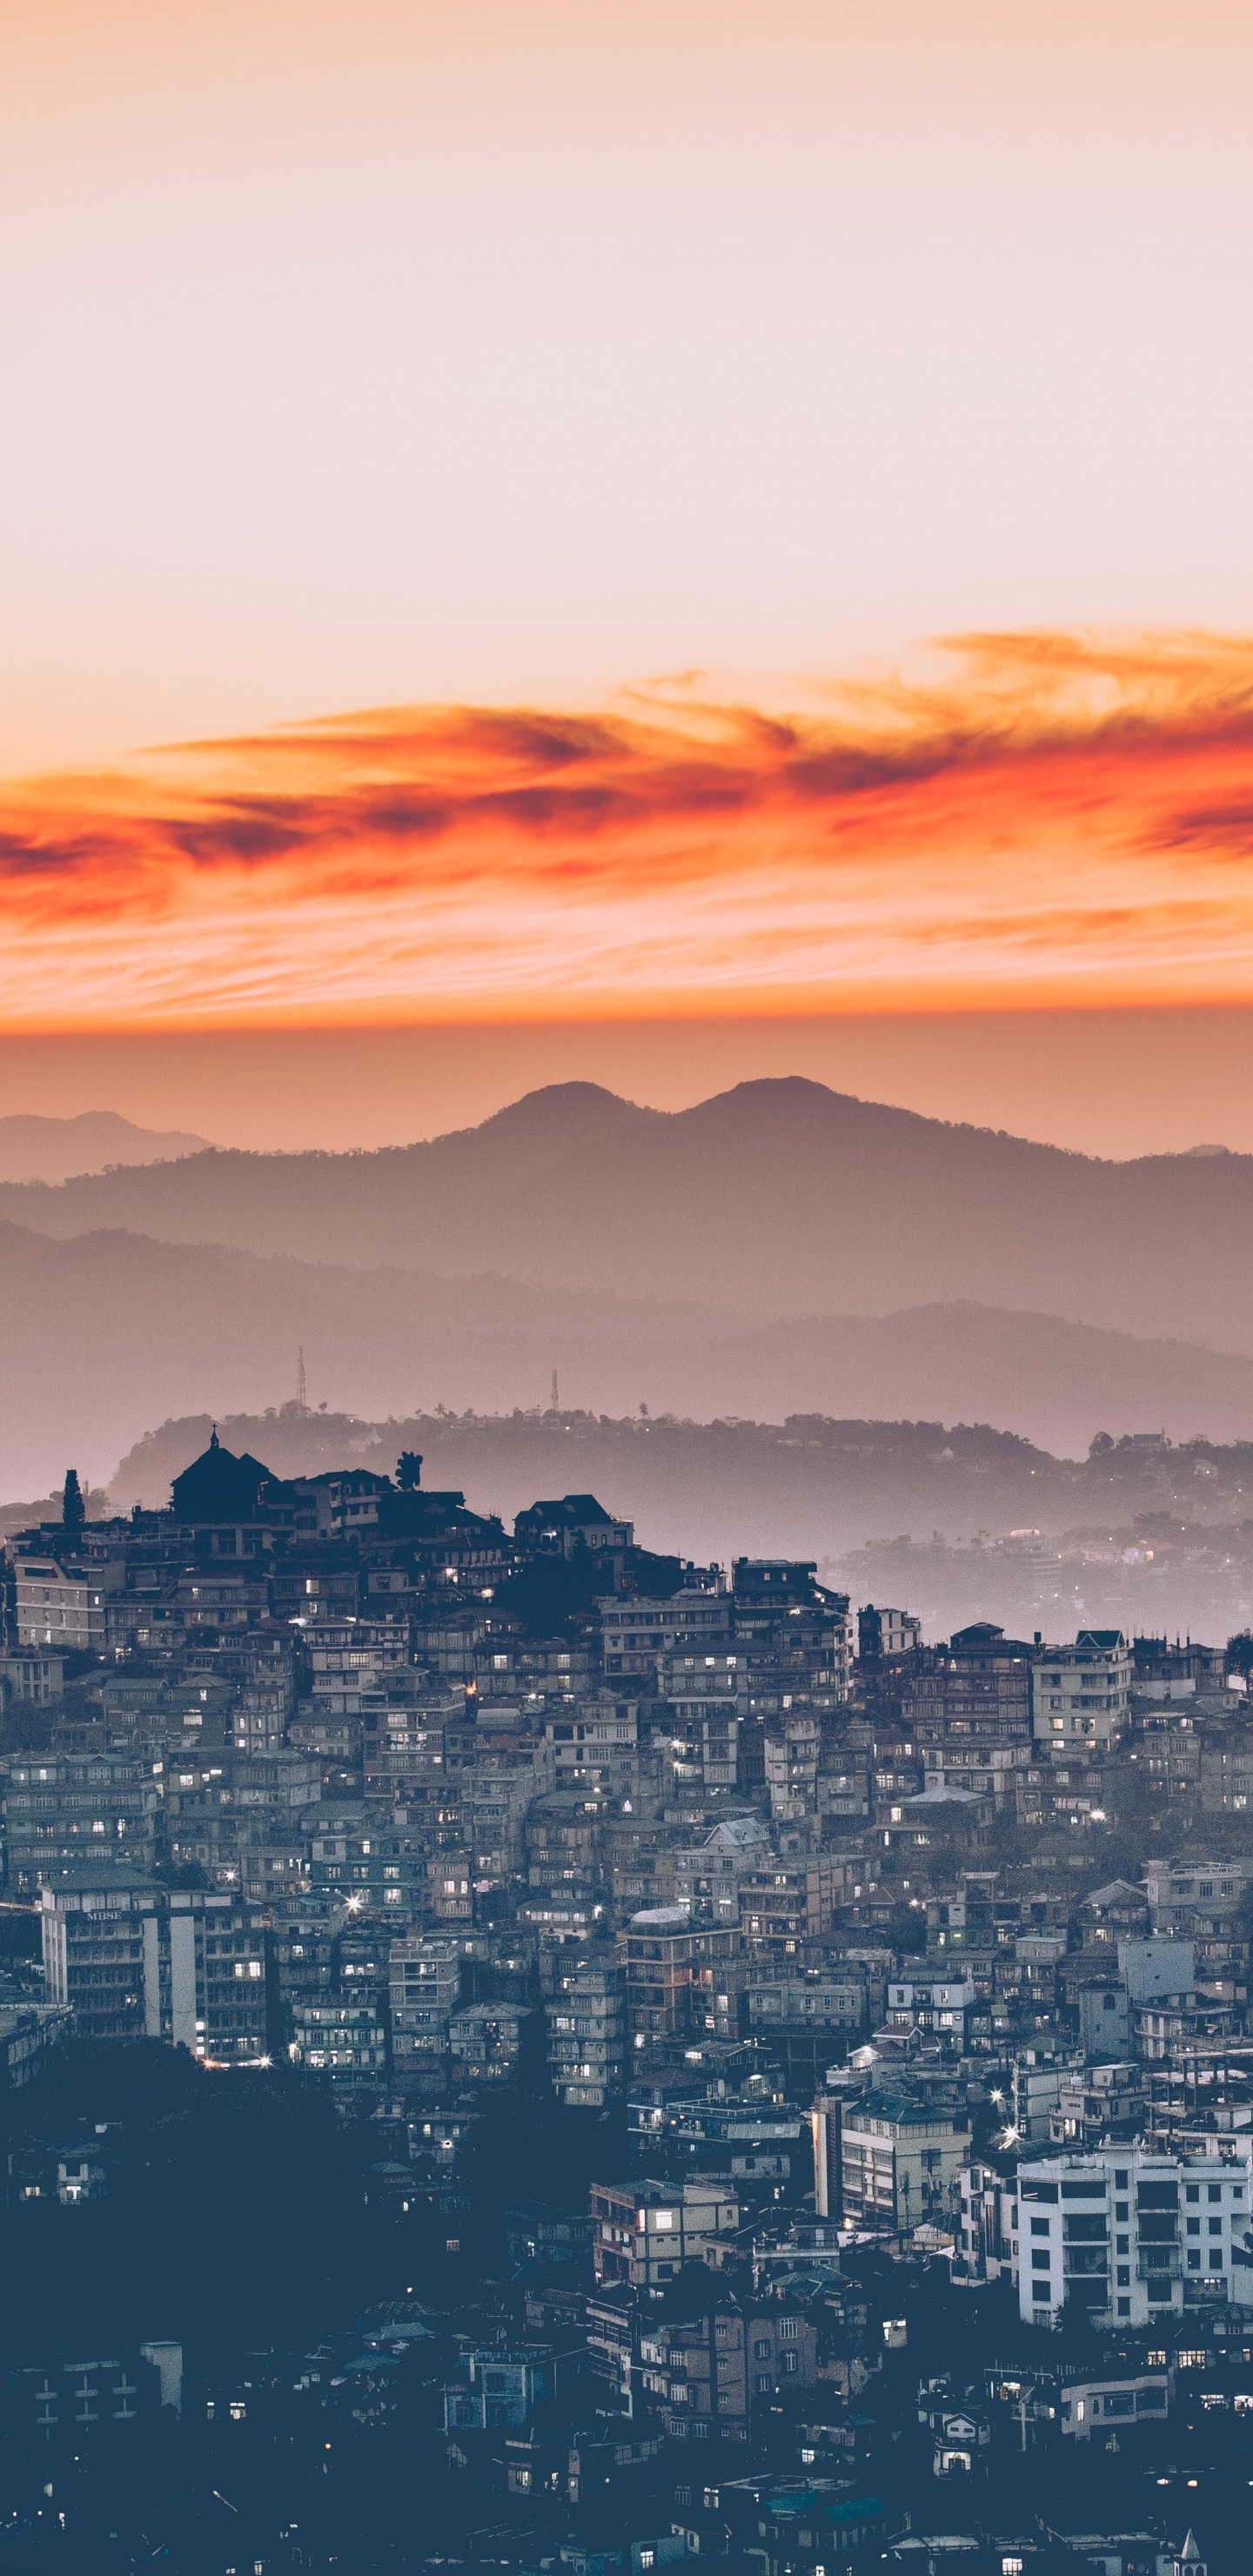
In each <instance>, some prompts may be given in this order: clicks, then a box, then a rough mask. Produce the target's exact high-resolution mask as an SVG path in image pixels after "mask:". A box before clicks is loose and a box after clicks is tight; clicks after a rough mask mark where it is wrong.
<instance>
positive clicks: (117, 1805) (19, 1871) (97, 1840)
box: [5, 1752, 162, 1896]
mask: <svg viewBox="0 0 1253 2576" xmlns="http://www.w3.org/2000/svg"><path fill="white" fill-rule="evenodd" d="M161 1804H162V1795H161V1784H160V1781H159V1780H158V1779H157V1778H156V1776H155V1775H154V1770H153V1764H152V1761H151V1759H150V1758H145V1756H144V1755H143V1754H141V1753H137V1752H121V1753H103V1752H102V1753H41V1754H37V1755H29V1756H28V1755H24V1754H23V1755H19V1756H18V1757H17V1759H16V1760H15V1761H14V1762H13V1763H12V1764H11V1765H10V1769H9V1780H8V1787H7V1790H6V1793H5V1832H6V1840H7V1846H8V1875H9V1886H10V1888H11V1890H12V1891H13V1893H14V1894H16V1895H19V1896H33V1895H34V1894H36V1893H37V1891H38V1890H39V1889H40V1888H41V1887H43V1886H46V1885H48V1884H49V1883H50V1882H51V1881H54V1880H55V1879H57V1878H58V1877H59V1876H60V1875H61V1873H62V1872H63V1871H64V1870H66V1869H67V1868H70V1867H72V1866H74V1865H76V1864H78V1863H79V1862H87V1863H89V1864H90V1865H91V1866H92V1867H93V1868H107V1867H109V1866H110V1865H111V1864H113V1863H115V1862H116V1863H117V1864H118V1866H120V1867H122V1868H125V1869H130V1870H148V1869H151V1867H152V1865H153V1862H154V1860H155V1857H156V1837H157V1828H158V1820H159V1813H160V1809H161Z"/></svg>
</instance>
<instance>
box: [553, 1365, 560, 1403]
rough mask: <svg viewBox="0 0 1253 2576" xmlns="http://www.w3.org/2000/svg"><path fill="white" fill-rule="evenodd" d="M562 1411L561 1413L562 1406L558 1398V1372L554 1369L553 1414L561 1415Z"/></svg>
mask: <svg viewBox="0 0 1253 2576" xmlns="http://www.w3.org/2000/svg"><path fill="white" fill-rule="evenodd" d="M560 1411H561V1406H560V1403H559V1402H558V1398H557V1372H556V1369H554V1370H553V1412H554V1413H560Z"/></svg>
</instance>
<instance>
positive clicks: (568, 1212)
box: [0, 1076, 1253, 1357]
mask: <svg viewBox="0 0 1253 2576" xmlns="http://www.w3.org/2000/svg"><path fill="white" fill-rule="evenodd" d="M0 1217H7V1218H9V1219H11V1220H12V1221H13V1222H15V1223H17V1224H18V1225H21V1226H23V1227H25V1228H26V1229H28V1230H32V1231H35V1232H39V1233H43V1234H45V1235H48V1236H51V1237H54V1238H58V1239H62V1240H64V1239H68V1238H69V1237H72V1236H74V1235H81V1234H84V1233H86V1232H89V1231H94V1230H97V1229H99V1228H100V1227H105V1228H117V1227H121V1228H123V1229H124V1230H125V1231H127V1232H130V1233H134V1234H140V1235H145V1236H148V1237H150V1238H153V1239H156V1240H160V1241H165V1242H182V1243H184V1244H190V1243H196V1242H200V1243H203V1242H213V1243H217V1244H221V1245H230V1246H233V1247H234V1248H236V1249H238V1250H241V1251H247V1252H252V1253H256V1254H260V1255H263V1256H267V1257H278V1256H281V1257H294V1258H296V1259H299V1260H302V1261H306V1262H308V1261H315V1262H326V1261H331V1262H342V1261H344V1260H345V1259H348V1260H350V1261H351V1262H353V1263H354V1264H356V1265H357V1266H360V1267H373V1266H377V1265H379V1264H384V1263H390V1264H394V1265H396V1266H399V1267H401V1268H407V1269H423V1270H428V1271H431V1272H437V1273H438V1274H439V1275H441V1276H443V1277H445V1278H456V1277H460V1276H464V1275H466V1274H469V1273H479V1272H482V1271H483V1270H485V1269H488V1270H494V1271H497V1272H499V1273H501V1274H502V1275H504V1276H506V1277H508V1278H511V1279H514V1280H516V1281H518V1282H520V1283H522V1284H525V1285H528V1286H530V1287H534V1288H542V1289H546V1290H548V1291H549V1292H558V1291H571V1290H573V1291H579V1292H587V1293H596V1294H600V1295H606V1294H616V1295H620V1296H626V1297H633V1298H640V1297H645V1298H649V1299H661V1300H663V1301H671V1300H674V1299H679V1300H683V1301H687V1300H692V1299H695V1300H696V1301H698V1302H700V1303H703V1304H708V1305H715V1306H718V1307H720V1308H723V1309H725V1310H726V1311H728V1312H730V1313H734V1314H738V1315H741V1316H743V1315H748V1314H757V1315H759V1316H761V1317H762V1318H763V1319H764V1318H766V1317H770V1316H773V1317H776V1318H780V1319H781V1318H783V1317H786V1316H793V1315H796V1314H809V1315H818V1314H827V1315H847V1314H885V1313H888V1312H890V1311H892V1310H893V1309H894V1308H896V1307H899V1306H902V1305H915V1304H918V1303H930V1302H935V1303H939V1304H952V1303H954V1302H960V1301H961V1300H963V1299H973V1300H974V1301H976V1302H978V1303H981V1304H988V1305H995V1306H1005V1307H1008V1308H1012V1309H1016V1310H1019V1311H1022V1312H1024V1313H1033V1314H1039V1313H1047V1314H1052V1315H1055V1316H1059V1317H1061V1318H1063V1319H1065V1320H1067V1321H1070V1322H1073V1323H1085V1324H1090V1325H1093V1326H1097V1327H1100V1328H1102V1329H1106V1330H1113V1331H1123V1332H1130V1333H1132V1334H1134V1335H1137V1336H1140V1337H1147V1338H1152V1339H1157V1338H1165V1339H1173V1338H1181V1339H1184V1340H1186V1341H1188V1342H1189V1343H1190V1344H1198V1343H1199V1344H1208V1345H1209V1346H1210V1347H1212V1348H1214V1349H1215V1350H1218V1351H1225V1352H1228V1353H1231V1354H1238V1355H1241V1356H1244V1357H1253V1311H1251V1309H1250V1304H1249V1300H1248V1297H1247V1291H1246V1281H1247V1278H1248V1276H1249V1273H1250V1270H1251V1269H1253V1157H1249V1156H1243V1155H1224V1156H1222V1157H1213V1156H1208V1155H1206V1156H1200V1157H1198V1156H1194V1155H1188V1154H1182V1155H1159V1156H1152V1157H1142V1158H1140V1159H1138V1160H1136V1161H1132V1162H1127V1163H1112V1162H1101V1161H1097V1160H1095V1159H1093V1158H1091V1157H1089V1156H1085V1155H1080V1154H1076V1153H1074V1152H1072V1151H1070V1150H1068V1149H1065V1148H1062V1147H1058V1146H1051V1145H1039V1144H1036V1143H1034V1142H1032V1141H1030V1140H1027V1139H1023V1138H1019V1137H1013V1136H1009V1135H1007V1134H1005V1133H1004V1132H1003V1131H999V1130H996V1129H991V1128H975V1127H971V1126H964V1125H953V1124H949V1123H947V1122H941V1121H938V1120H932V1119H927V1118H924V1117H923V1116H922V1115H921V1114H920V1113H919V1112H917V1111H915V1110H902V1109H896V1108H893V1107H891V1106H888V1105H885V1104H882V1103H877V1102H864V1101H859V1100H857V1099H856V1097H855V1096H854V1095H852V1094H849V1093H837V1092H833V1091H831V1090H829V1089H828V1088H827V1087H826V1086H825V1085H823V1084H820V1083H814V1082H810V1081H808V1080H806V1079H805V1078H803V1077H800V1076H794V1077H788V1078H786V1079H784V1080H780V1081H768V1080H763V1081H755V1082H751V1083H745V1084H741V1085H738V1086H735V1087H734V1088H733V1089H732V1090H730V1091H726V1092H721V1093H718V1094H715V1095H714V1096H713V1097H712V1098H711V1099H710V1100H708V1101H705V1102H698V1103H696V1104H695V1106H694V1107H692V1108H689V1109H684V1110H675V1111H661V1110H652V1109H641V1108H640V1107H639V1106H638V1105H637V1104H635V1103H632V1102H629V1101H622V1100H620V1099H619V1097H618V1095H617V1094H616V1093H611V1092H608V1091H604V1090H602V1089H601V1087H600V1086H598V1085H595V1084H580V1085H553V1086H547V1087H544V1088H542V1089H540V1090H538V1091H535V1092H531V1093H527V1094H524V1095H523V1096H522V1098H521V1100H520V1101H517V1102H513V1103H511V1104H509V1106H508V1107H507V1108H506V1109H504V1110H501V1111H498V1112H497V1113H496V1114H495V1116H494V1117H493V1118H491V1119H489V1120H486V1121H484V1122H482V1123H481V1124H480V1125H479V1126H477V1127H469V1128H462V1129H454V1130H450V1131H449V1132H448V1134H446V1135H445V1136H442V1137H437V1138H435V1139H432V1140H431V1141H430V1142H428V1143H419V1144H415V1145H409V1146H387V1147H383V1148H380V1149H379V1150H378V1151H377V1152H373V1153H361V1154H340V1155H335V1154H300V1155H273V1154H271V1155H265V1154H258V1153H251V1154H244V1153H239V1152H235V1151H226V1150H222V1149H216V1148H215V1149H212V1150H210V1151H208V1152H206V1153H203V1154H198V1155H195V1156H192V1157H190V1158H188V1159H187V1160H185V1161H180V1162H172V1163H159V1164H154V1165H150V1166H134V1167H130V1168H126V1169H121V1170H114V1171H109V1172H105V1173H100V1174H97V1175H92V1176H86V1177H83V1178H79V1179H75V1180H72V1181H67V1182H64V1183H62V1184H61V1185H59V1186H58V1187H49V1186H47V1185H42V1184H39V1183H27V1184H21V1185H18V1184H7V1185H0Z"/></svg>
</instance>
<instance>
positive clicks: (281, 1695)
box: [0, 1443, 1253, 2576]
mask: <svg viewBox="0 0 1253 2576" xmlns="http://www.w3.org/2000/svg"><path fill="white" fill-rule="evenodd" d="M1251 1660H1253V1657H1251V1655H1250V1650H1249V1641H1248V1640H1247V1639H1244V1640H1240V1639H1237V1640H1233V1641H1232V1642H1231V1645H1230V1647H1229V1648H1227V1649H1223V1648H1221V1647H1219V1648H1211V1647H1198V1646H1193V1645H1187V1646H1182V1645H1180V1646H1171V1645H1169V1644H1168V1643H1167V1641H1165V1640H1162V1639H1143V1638H1137V1639H1134V1640H1132V1641H1130V1642H1128V1641H1127V1640H1125V1639H1124V1638H1123V1637H1122V1636H1121V1635H1119V1634H1117V1633H1114V1632H1109V1631H1103V1630H1102V1631H1088V1632H1083V1633H1081V1634H1080V1635H1079V1636H1078V1637H1077V1638H1075V1639H1072V1640H1067V1641H1065V1642H1064V1643H1056V1642H1049V1641H1047V1640H1043V1639H1039V1638H1036V1639H1032V1640H1031V1641H1030V1642H1028V1641H1026V1640H1015V1639H1011V1638H1006V1637H1005V1636H1003V1635H1002V1634H1001V1632H1000V1631H999V1630H998V1629H996V1628H994V1627H991V1626H975V1627H971V1628H968V1629H966V1630H964V1631H963V1632H961V1633H960V1634H959V1635H957V1636H954V1637H953V1638H951V1639H950V1640H948V1641H947V1642H946V1643H945V1644H943V1645H938V1646H926V1645H924V1644H923V1643H922V1642H921V1638H920V1634H919V1630H918V1624H917V1622H916V1620H914V1619H912V1618H911V1617H910V1615H909V1614H908V1612H906V1611H902V1610H899V1609H890V1610H889V1609H884V1608H882V1607H881V1606H878V1605H865V1606H863V1607H862V1608H861V1610H860V1612H859V1615H858V1617H857V1619H856V1622H855V1623H854V1620H853V1618H852V1616H851V1615H850V1605H849V1603H848V1601H847V1599H845V1598H844V1597H843V1596H841V1595H839V1594H836V1593H832V1592H831V1591H829V1590H827V1589H825V1588H824V1587H823V1586H821V1585H820V1584H819V1583H818V1582H817V1581H816V1579H815V1569H814V1567H813V1566H812V1565H803V1564H792V1563H762V1562H757V1561H749V1560H740V1561H738V1562H737V1563H735V1564H734V1565H733V1566H732V1568H731V1569H730V1572H729V1574H727V1573H724V1572H723V1571H722V1570H721V1569H719V1568H716V1567H699V1566H694V1565H691V1564H687V1563H684V1562H683V1561H682V1560H681V1559H679V1558H677V1557H676V1558H671V1557H659V1556H656V1555H653V1554H649V1553H648V1552H646V1551H644V1550H642V1549H640V1548H637V1547H636V1545H635V1544H634V1534H633V1532H632V1529H631V1526H630V1524H629V1523H626V1522H623V1521H621V1520H616V1519H615V1518H614V1517H613V1515H612V1513H611V1512H610V1511H607V1510H605V1509H604V1508H603V1507H602V1505H601V1504H600V1502H599V1501H598V1500H597V1499H596V1497H594V1496H592V1495H587V1494H573V1495H566V1496H564V1497H562V1498H558V1499H551V1498H550V1499H541V1500H539V1501H537V1502H536V1504H535V1505H534V1506H533V1507H532V1508H531V1509H530V1510H528V1511H526V1512H524V1513H522V1514H520V1515H519V1517H518V1520H517V1522H516V1524H515V1527H514V1530H513V1532H512V1533H511V1534H510V1533H507V1532H506V1531H505V1529H504V1528H503V1526H502V1524H501V1523H500V1521H499V1520H494V1519H491V1518H484V1517H483V1516H481V1515H479V1514H477V1513H474V1512H472V1511H470V1510H468V1509H467V1507H466V1505H465V1501H464V1498H463V1496H462V1495H460V1494H458V1493H432V1492H428V1491H426V1490H424V1488H423V1486H422V1483H421V1462H420V1461H419V1460H417V1459H415V1458H409V1457H407V1458H405V1459H404V1460H402V1461H401V1462H400V1465H399V1468H398V1473H397V1477H396V1478H395V1479H394V1480H392V1479H388V1478H383V1477H379V1476H376V1475H374V1474H369V1473H366V1472H365V1471H363V1470H359V1469H352V1468H348V1469H346V1470H345V1471H344V1472H343V1473H341V1474H336V1475H328V1476H320V1477H316V1478H311V1479H307V1480H297V1481H295V1482H284V1481H282V1480H280V1479H277V1478H275V1477H273V1476H271V1475H270V1474H269V1473H268V1471H267V1469H266V1468H265V1467H264V1465H263V1464H261V1463H260V1462H259V1461H257V1460H256V1459H252V1458H247V1457H245V1458H234V1457H232V1456H230V1455H229V1454H228V1452H227V1451H225V1450H224V1449H222V1448H220V1447H219V1446H217V1445H216V1443H215V1444H214V1445H213V1446H211V1447H210V1449H209V1450H208V1451H207V1452H206V1453H205V1455H204V1456H203V1457H202V1458H200V1459H198V1460H196V1461H195V1462H194V1463H193V1464H192V1465H191V1466H189V1467H188V1469H187V1470H186V1472H185V1474H183V1475H182V1476H180V1477H179V1478H178V1479H177V1481H176V1483H175V1486H174V1489H173V1497H172V1504H171V1508H170V1509H169V1510H168V1511H166V1512H136V1513H135V1514H134V1515H133V1516H132V1517H131V1518H130V1519H129V1520H125V1521H110V1522H104V1523H88V1524H86V1525H82V1524H81V1523H80V1521H79V1519H78V1517H77V1516H76V1515H75V1514H74V1513H73V1512H71V1514H70V1516H69V1518H68V1519H67V1521H66V1522H65V1523H64V1524H57V1525H53V1526H44V1527H41V1528H39V1529H36V1530H31V1531H28V1532H25V1533H23V1534H22V1535H21V1536H19V1537H18V1538H16V1539H15V1540H13V1541H11V1542H10V1544H9V1548H8V1554H7V1562H6V1570H5V1607H4V1650H3V1654H2V1656H0V1702H2V1709H0V1715H2V1719H3V1738H2V1741H3V1747H4V1756H3V1762H4V1795H5V1871H6V1882H7V1883H6V1889H5V1911H4V1914H3V1916H2V1917H0V1922H2V1923H3V1926H4V1941H5V1949H4V1965H3V1970H2V1973H0V2072H2V2073H3V2078H4V2091H3V2100H4V2111H5V2127H6V2164H5V2202H6V2205H5V2209H4V2212H3V2221H2V2224H3V2236H4V2253H3V2276H4V2279H5V2282H6V2297H5V2301H4V2305H3V2317H2V2319H0V2571H2V2569H3V2567H4V2565H5V2564H6V2563H7V2564H8V2565H9V2566H10V2567H12V2568H14V2569H15V2570H20V2569H22V2568H25V2567H27V2566H30V2567H31V2568H42V2567H44V2566H47V2567H50V2568H51V2567H53V2566H55V2567H57V2568H62V2569H65V2570H67V2571H77V2570H79V2569H83V2570H91V2571H92V2576H95V2571H96V2570H102V2571H103V2570H111V2569H113V2568H118V2569H131V2568H136V2567H139V2566H140V2565H143V2566H148V2565H156V2566H165V2567H167V2568H172V2569H175V2570H185V2571H187V2576H200V2571H201V2570H204V2571H206V2576H207V2571H210V2570H212V2571H214V2572H215V2576H268V2571H274V2570H279V2569H287V2568H295V2567H301V2568H324V2567H330V2566H336V2567H339V2568H342V2569H348V2570H360V2571H362V2576H372V2571H374V2570H376V2569H378V2570H384V2569H397V2570H401V2569H417V2568H423V2569H431V2570H434V2569H435V2568H437V2567H439V2568H443V2567H445V2566H456V2567H465V2568H474V2569H478V2568H482V2569H487V2568H489V2567H491V2568H494V2569H507V2570H518V2571H522V2570H527V2571H529V2570H534V2571H536V2576H539V2571H541V2570H546V2569H551V2570H554V2571H557V2570H561V2569H570V2570H571V2571H572V2576H607V2571H609V2570H619V2569H620V2570H622V2571H624V2576H626V2571H628V2570H629V2571H630V2576H649V2571H651V2570H653V2569H656V2568H659V2567H663V2566H667V2565H671V2564H676V2563H677V2562H678V2561H679V2560H681V2559H686V2558H693V2557H699V2558H703V2559H713V2560H715V2561H717V2562H718V2565H719V2566H720V2567H721V2568H722V2569H723V2570H724V2571H725V2576H749V2571H750V2570H751V2571H753V2576H866V2572H867V2571H869V2570H871V2569H874V2570H878V2569H881V2568H884V2567H886V2568H889V2569H895V2568H900V2569H904V2570H911V2569H914V2570H917V2571H919V2576H924V2571H926V2576H930V2571H932V2570H935V2569H939V2568H944V2569H946V2570H947V2569H949V2568H956V2567H960V2568H961V2569H963V2570H969V2571H970V2576H1055V2571H1056V2572H1057V2576H1060V2571H1071V2576H1081V2571H1087V2572H1088V2576H1203V2571H1204V2570H1205V2569H1206V2568H1207V2567H1208V2568H1209V2569H1210V2570H1212V2571H1214V2576H1226V2571H1227V2570H1229V2569H1230V2570H1235V2569H1237V2568H1242V2567H1243V2566H1244V2565H1245V2564H1246V2563H1247V2554H1248V2553H1247V2540H1246V2533H1247V2525H1248V2510H1249V2505H1250V2501H1251V2500H1253V2033H1250V2029H1249V2018H1248V2002H1249V1997H1248V1965H1249V1938H1250V1927H1251V1924H1253V1834H1251V1833H1250V1828H1249V1798H1250V1795H1251V1794H1253V1735H1251V1731H1250V1728H1249V1726H1248V1722H1247V1716H1246V1712H1247V1706H1248V1698H1247V1690H1246V1689H1245V1687H1244V1685H1245V1682H1246V1680H1247V1674H1248V1669H1249V1664H1250V1661H1251ZM6 2552H7V2560H6Z"/></svg>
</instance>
